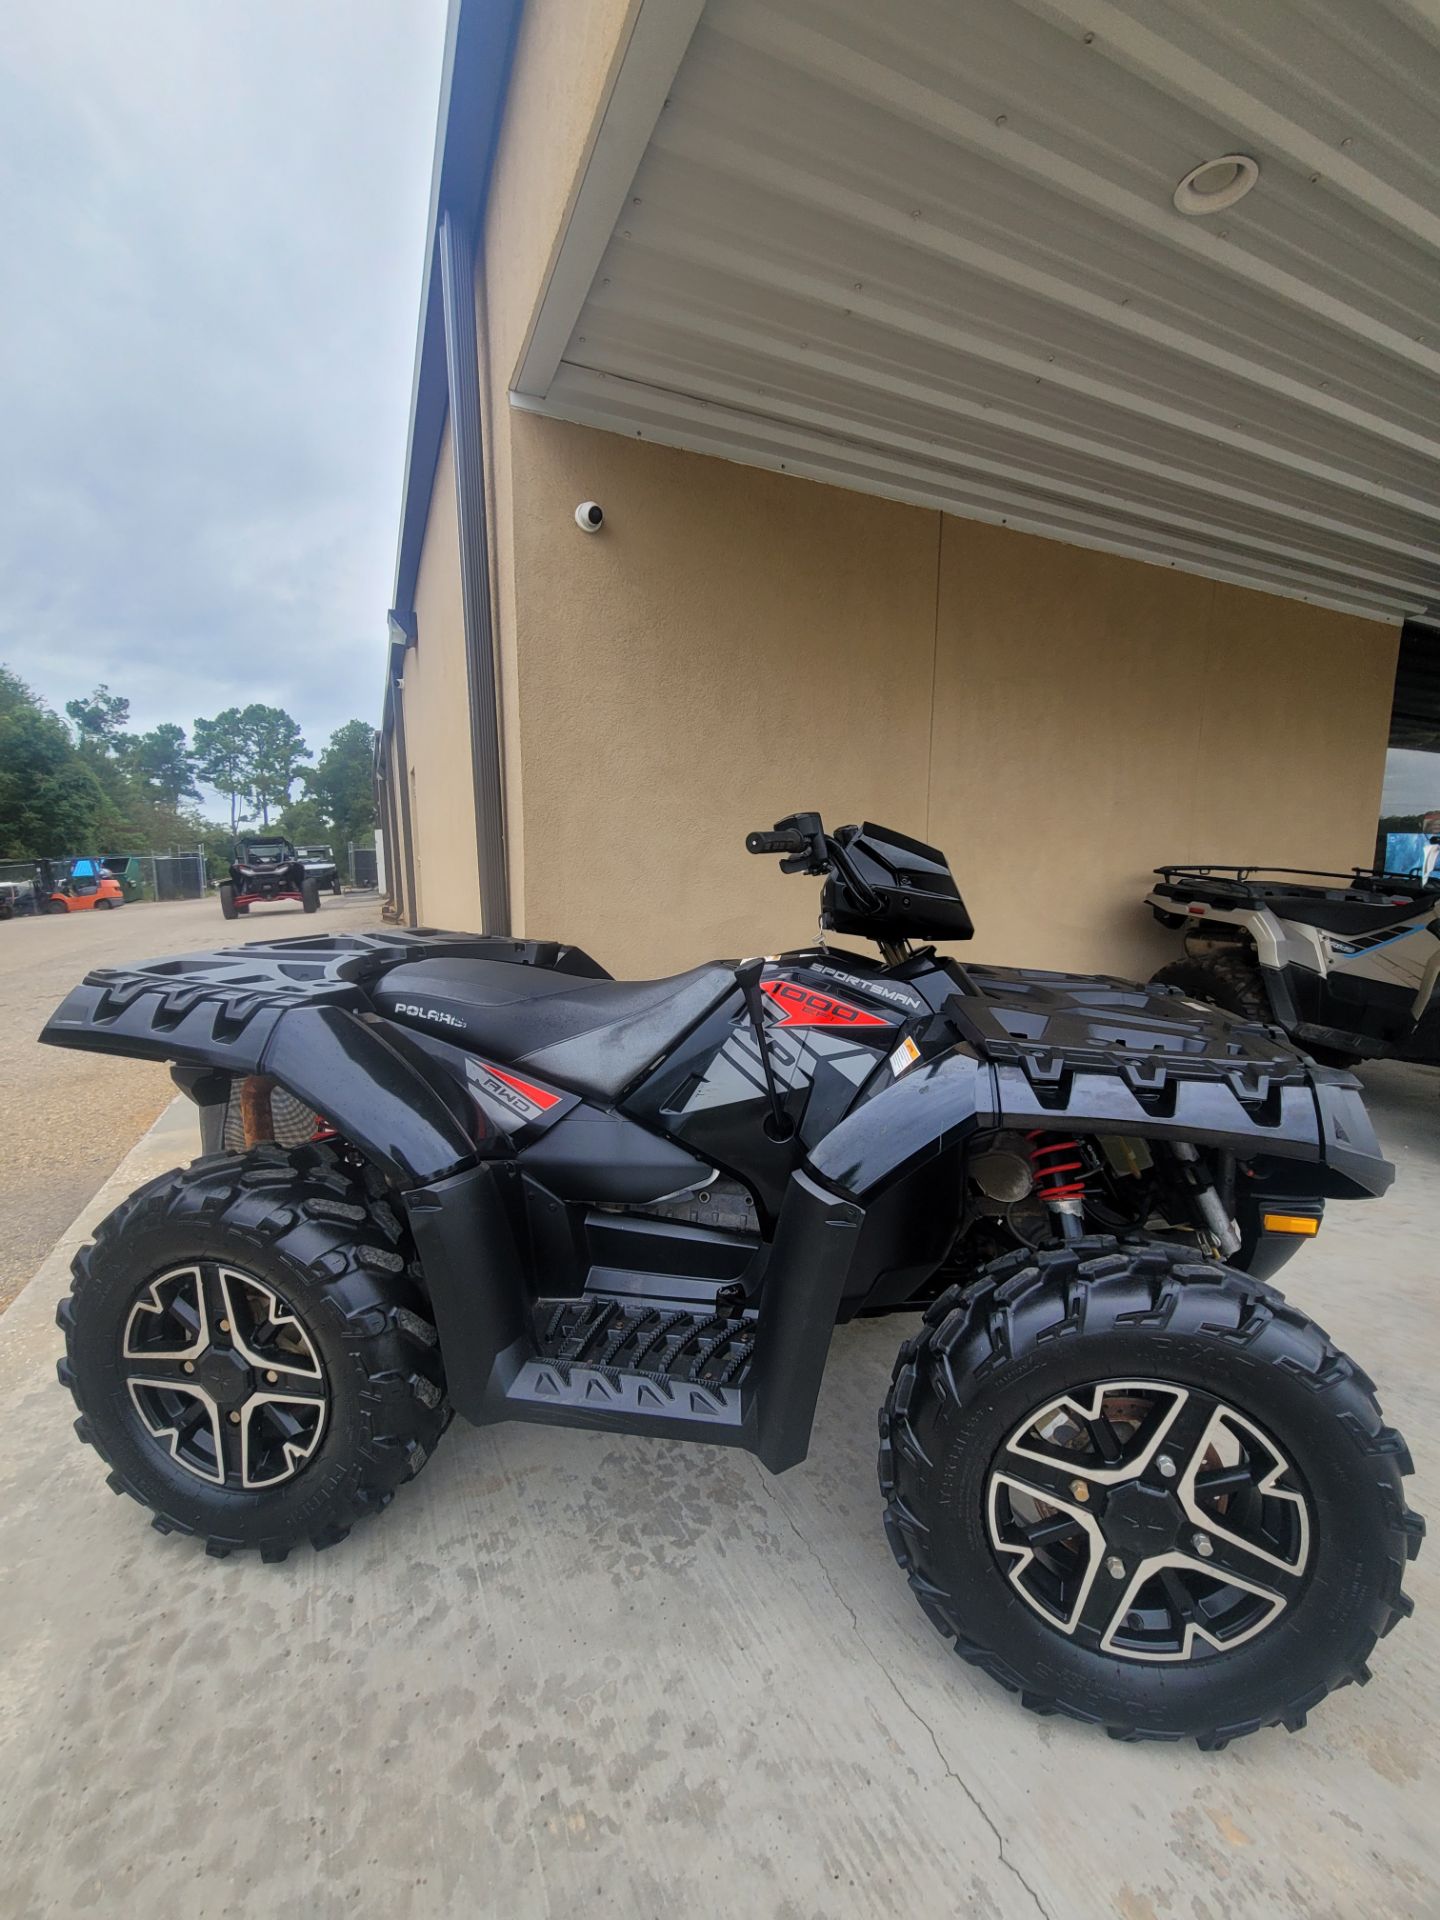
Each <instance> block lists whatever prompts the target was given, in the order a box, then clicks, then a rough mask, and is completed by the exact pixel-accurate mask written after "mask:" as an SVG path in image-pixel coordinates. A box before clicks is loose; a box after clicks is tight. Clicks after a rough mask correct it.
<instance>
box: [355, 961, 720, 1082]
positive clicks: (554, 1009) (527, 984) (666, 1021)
mask: <svg viewBox="0 0 1440 1920" xmlns="http://www.w3.org/2000/svg"><path fill="white" fill-rule="evenodd" d="M734 986H735V975H734V973H733V971H732V970H731V969H730V968H729V967H725V966H716V965H713V964H712V965H710V966H704V967H695V968H694V969H692V971H691V972H689V973H677V974H675V975H673V976H672V977H671V978H670V979H668V980H587V979H582V978H581V977H580V976H578V975H576V974H567V973H551V972H549V971H547V970H546V969H545V968H543V967H523V966H516V965H512V964H511V963H510V962H508V961H504V960H416V961H413V962H411V963H410V964H409V965H408V966H401V967H392V968H391V969H390V971H389V972H388V973H387V974H386V975H385V976H384V978H383V979H382V980H381V981H380V982H379V983H378V985H377V986H376V987H375V989H374V992H373V995H372V997H373V999H374V1002H375V1005H376V1007H377V1008H378V1009H379V1010H380V1012H381V1013H384V1014H387V1015H388V1016H389V1017H390V1018H391V1019H393V1020H400V1021H403V1022H404V1023H405V1025H407V1026H413V1027H418V1028H419V1029H420V1030H421V1031H422V1032H425V1033H433V1034H436V1035H438V1036H439V1037H440V1038H442V1039H446V1040H451V1041H454V1042H455V1043H456V1045H458V1046H462V1047H469V1048H471V1049H472V1050H473V1051H475V1052H476V1053H484V1054H486V1055H488V1056H489V1057H491V1058H492V1059H494V1060H496V1061H498V1062H501V1063H504V1064H509V1065H512V1066H525V1067H529V1068H530V1070H531V1071H532V1072H533V1073H536V1074H539V1075H540V1076H541V1077H542V1078H543V1079H547V1080H554V1081H557V1082H558V1083H559V1084H560V1085H561V1086H569V1087H573V1088H575V1089H576V1090H577V1091H578V1092H581V1093H598V1094H601V1095H602V1096H603V1097H604V1098H606V1099H611V1100H613V1099H614V1098H615V1097H616V1095H617V1094H619V1093H621V1092H622V1091H623V1090H624V1089H625V1088H626V1087H627V1086H629V1084H630V1082H631V1081H632V1080H634V1079H636V1078H638V1076H639V1075H640V1074H641V1073H643V1072H644V1070H645V1068H646V1067H648V1066H649V1065H650V1063H651V1061H652V1060H655V1059H658V1058H659V1056H660V1055H661V1054H663V1053H664V1052H665V1051H666V1050H667V1049H668V1048H669V1047H671V1046H673V1044H674V1043H675V1041H677V1040H678V1039H679V1038H680V1036H681V1035H682V1034H684V1033H686V1032H688V1030H689V1029H690V1028H691V1027H693V1026H694V1025H695V1023H696V1022H697V1021H698V1020H701V1019H703V1018H704V1016H705V1015H706V1014H707V1013H708V1012H709V1011H710V1009H711V1008H712V1007H714V1006H717V1005H718V1004H719V1003H720V1001H721V1000H723V999H724V998H725V996H726V994H727V993H729V992H731V991H732V990H733V988H734Z"/></svg>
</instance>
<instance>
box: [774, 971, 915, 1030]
mask: <svg viewBox="0 0 1440 1920" xmlns="http://www.w3.org/2000/svg"><path fill="white" fill-rule="evenodd" d="M760 991H761V992H762V993H764V994H768V995H769V997H770V1004H771V1005H772V1006H773V1007H774V1008H775V1009H776V1011H777V1012H778V1013H779V1014H780V1018H779V1019H778V1020H777V1021H776V1022H775V1025H776V1026H777V1027H888V1026H891V1025H893V1022H892V1021H889V1020H885V1019H882V1018H881V1016H880V1015H879V1014H878V1013H867V1012H866V1011H865V1009H864V1008H863V1007H852V1006H851V1004H850V1002H849V1001H848V1000H837V999H836V998H835V996H834V994H832V993H816V992H815V991H814V989H813V988H811V987H802V986H800V985H799V984H798V982H796V981H794V980H762V981H761V982H760Z"/></svg>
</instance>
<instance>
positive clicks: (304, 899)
mask: <svg viewBox="0 0 1440 1920" xmlns="http://www.w3.org/2000/svg"><path fill="white" fill-rule="evenodd" d="M300 904H301V906H302V907H303V908H304V909H305V911H306V913H318V912H319V911H320V882H319V881H318V880H302V881H301V882H300Z"/></svg>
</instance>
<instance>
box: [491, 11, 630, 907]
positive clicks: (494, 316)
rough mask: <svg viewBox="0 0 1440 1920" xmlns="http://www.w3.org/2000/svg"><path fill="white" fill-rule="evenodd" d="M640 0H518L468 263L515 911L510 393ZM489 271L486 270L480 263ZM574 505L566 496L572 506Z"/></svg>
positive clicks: (519, 769)
mask: <svg viewBox="0 0 1440 1920" xmlns="http://www.w3.org/2000/svg"><path fill="white" fill-rule="evenodd" d="M639 6H640V0H585V4H584V5H583V6H577V5H576V4H575V0H526V6H525V10H524V12H523V14H522V16H521V21H520V31H519V37H518V40H517V43H516V47H515V55H514V60H513V64H512V67H511V72H510V80H509V85H508V88H507V92H506V107H505V115H504V119H503V121H502V123H501V129H500V139H499V143H498V146H497V149H496V154H495V165H494V171H493V174H492V177H491V185H490V194H489V198H488V200H487V203H486V210H485V227H484V233H483V235H482V242H481V245H480V248H479V249H478V252H479V258H478V260H477V263H476V276H475V299H476V324H477V331H478V334H479V338H480V343H481V348H480V351H481V360H482V366H481V394H482V402H481V405H482V416H483V420H482V424H483V431H484V437H485V447H486V483H487V487H486V490H487V496H488V501H487V503H488V509H489V515H490V528H491V543H490V572H491V589H492V605H493V621H494V627H495V639H496V655H497V674H498V679H499V696H500V713H501V727H502V731H503V735H504V739H503V762H504V765H503V781H504V791H505V801H506V862H507V867H508V870H509V883H510V892H511V900H512V913H514V914H515V915H516V916H517V917H518V914H519V912H520V906H519V903H520V901H521V900H522V899H523V896H524V891H525V848H526V834H525V828H526V817H527V809H526V807H525V806H524V804H523V801H522V785H523V778H524V775H523V747H522V728H521V725H520V686H521V683H522V681H523V678H524V673H525V663H524V661H523V660H522V659H521V657H520V651H519V647H518V644H517V634H518V631H519V612H518V607H517V581H516V570H515V549H516V538H515V524H514V497H513V487H512V480H511V472H512V460H513V454H512V447H511V426H512V422H513V420H514V419H515V417H516V416H515V415H513V414H512V412H511V408H510V403H509V393H510V388H511V385H512V381H513V376H514V374H515V370H516V368H517V366H518V365H519V362H520V359H521V356H522V354H523V352H524V348H525V343H526V336H527V333H528V329H529V325H530V318H531V315H532V314H533V313H534V311H535V308H536V306H537V304H538V302H539V298H540V294H541V292H542V290H543V288H544V285H545V282H546V279H547V277H548V274H549V270H550V265H551V262H552V260H553V259H554V257H555V254H556V252H557V251H558V248H559V244H560V239H561V237H562V235H563V233H564V231H565V226H566V221H567V218H568V214H569V209H570V205H571V203H572V202H573V200H574V197H575V194H576V192H577V191H578V189H579V185H580V182H581V180H582V179H583V177H584V170H585V162H586V158H587V155H588V151H589V145H590V141H591V139H592V137H593V134H594V130H595V127H596V126H597V124H598V122H599V118H600V110H601V106H602V104H603V102H604V100H605V99H606V97H607V96H608V94H609V91H610V87H611V85H612V83H613V80H614V75H615V71H616V68H617V65H618V61H619V58H620V55H621V54H622V52H623V50H624V48H625V45H626V44H627V42H628V40H629V37H630V29H631V26H632V25H633V22H634V18H635V15H636V13H637V12H638V11H639ZM487 269H488V270H487ZM574 504H575V503H574V502H572V507H573V505H574Z"/></svg>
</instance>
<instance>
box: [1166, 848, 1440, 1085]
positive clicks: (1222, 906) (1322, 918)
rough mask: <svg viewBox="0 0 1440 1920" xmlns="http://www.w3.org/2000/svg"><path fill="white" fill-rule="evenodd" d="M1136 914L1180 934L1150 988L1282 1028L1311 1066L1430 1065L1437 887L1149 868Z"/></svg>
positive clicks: (1439, 923)
mask: <svg viewBox="0 0 1440 1920" xmlns="http://www.w3.org/2000/svg"><path fill="white" fill-rule="evenodd" d="M1156 875H1157V879H1158V885H1156V886H1154V887H1152V888H1151V889H1150V892H1149V894H1148V895H1147V904H1148V905H1149V906H1150V908H1151V909H1152V911H1153V912H1154V914H1155V918H1156V919H1157V920H1158V921H1159V922H1160V924H1161V926H1163V927H1169V928H1171V929H1173V930H1175V931H1179V930H1180V929H1181V928H1184V930H1185V958H1184V959H1183V960H1175V961H1172V962H1171V963H1170V965H1169V966H1166V967H1162V968H1161V969H1160V971H1159V972H1158V973H1157V974H1156V975H1155V983H1156V984H1158V985H1162V986H1172V987H1178V988H1179V989H1180V991H1181V992H1182V993H1184V994H1186V995H1188V997H1189V998H1190V999H1192V1000H1204V1001H1208V1002H1209V1004H1210V1005H1212V1006H1216V1007H1223V1008H1224V1009H1225V1011H1226V1012H1227V1013H1233V1014H1238V1015H1239V1017H1240V1018H1241V1019H1243V1020H1262V1021H1267V1022H1271V1023H1273V1024H1274V1025H1275V1026H1277V1027H1282V1028H1283V1029H1284V1031H1285V1032H1286V1033H1287V1034H1288V1035H1289V1036H1290V1038H1291V1039H1292V1040H1293V1041H1295V1042H1296V1044H1297V1045H1298V1046H1301V1047H1303V1048H1304V1049H1305V1051H1306V1052H1307V1053H1309V1054H1311V1055H1312V1056H1313V1057H1314V1058H1315V1059H1316V1060H1320V1061H1323V1062H1324V1063H1325V1064H1327V1065H1329V1066H1341V1067H1349V1066H1354V1065H1355V1064H1356V1063H1357V1062H1358V1061H1361V1060H1374V1059H1379V1058H1381V1057H1382V1056H1385V1055H1389V1054H1393V1055H1395V1056H1397V1057H1398V1058H1399V1059H1402V1060H1414V1061H1420V1062H1422V1063H1424V1064H1426V1065H1430V1066H1440V880H1432V881H1423V880H1420V879H1417V878H1416V877H1415V876H1413V875H1407V874H1398V873H1380V872H1369V871H1367V870H1366V869H1365V868H1363V867H1355V868H1352V869H1351V871H1350V872H1349V873H1348V874H1345V873H1312V872H1309V871H1307V870H1304V869H1300V870H1296V869H1290V868H1283V867H1158V868H1157V869H1156Z"/></svg>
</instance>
